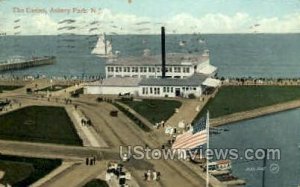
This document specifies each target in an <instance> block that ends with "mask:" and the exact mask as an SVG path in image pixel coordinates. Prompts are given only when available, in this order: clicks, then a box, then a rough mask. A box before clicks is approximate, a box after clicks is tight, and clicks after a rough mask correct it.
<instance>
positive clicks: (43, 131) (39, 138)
mask: <svg viewBox="0 0 300 187" xmlns="http://www.w3.org/2000/svg"><path fill="white" fill-rule="evenodd" d="M0 139H7V140H18V141H29V142H42V143H56V144H66V145H82V140H81V139H80V138H79V136H78V135H77V133H76V130H75V128H74V126H73V123H72V121H71V120H70V118H69V116H68V114H67V112H66V111H65V109H64V108H63V107H48V106H47V107H46V106H32V107H26V108H23V109H20V110H17V111H14V112H11V113H7V114H4V115H1V116H0Z"/></svg>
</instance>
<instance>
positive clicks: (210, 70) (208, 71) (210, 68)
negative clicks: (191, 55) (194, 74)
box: [198, 64, 217, 75]
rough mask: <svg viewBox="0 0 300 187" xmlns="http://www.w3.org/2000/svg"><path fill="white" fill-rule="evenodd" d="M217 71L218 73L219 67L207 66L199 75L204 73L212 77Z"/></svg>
mask: <svg viewBox="0 0 300 187" xmlns="http://www.w3.org/2000/svg"><path fill="white" fill-rule="evenodd" d="M216 71H217V67H215V66H213V65H211V64H209V65H207V66H205V67H204V68H202V69H200V70H199V72H198V73H202V74H205V75H211V74H213V73H214V72H216Z"/></svg>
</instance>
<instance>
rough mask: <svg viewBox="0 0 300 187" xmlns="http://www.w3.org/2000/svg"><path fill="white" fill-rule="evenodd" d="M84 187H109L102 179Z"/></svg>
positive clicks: (94, 180) (92, 181)
mask: <svg viewBox="0 0 300 187" xmlns="http://www.w3.org/2000/svg"><path fill="white" fill-rule="evenodd" d="M83 187H109V186H108V184H107V183H106V182H105V181H103V180H100V179H93V180H91V181H90V182H88V183H87V184H85V185H84V186H83Z"/></svg>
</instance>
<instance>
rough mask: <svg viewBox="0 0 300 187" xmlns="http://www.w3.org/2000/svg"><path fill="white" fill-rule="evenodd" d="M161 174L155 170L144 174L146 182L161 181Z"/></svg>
mask: <svg viewBox="0 0 300 187" xmlns="http://www.w3.org/2000/svg"><path fill="white" fill-rule="evenodd" d="M160 175H161V174H160V172H159V171H155V170H148V171H146V172H145V173H144V180H145V181H151V180H152V181H159V180H160Z"/></svg>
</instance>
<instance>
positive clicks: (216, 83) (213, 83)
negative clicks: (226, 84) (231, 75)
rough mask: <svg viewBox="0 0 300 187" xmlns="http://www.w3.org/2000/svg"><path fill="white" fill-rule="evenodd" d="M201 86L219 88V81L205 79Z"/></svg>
mask: <svg viewBox="0 0 300 187" xmlns="http://www.w3.org/2000/svg"><path fill="white" fill-rule="evenodd" d="M202 85H204V86H208V87H214V88H216V87H218V86H221V81H220V80H218V79H213V78H207V79H206V80H205V81H204V82H203V83H202Z"/></svg>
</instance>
